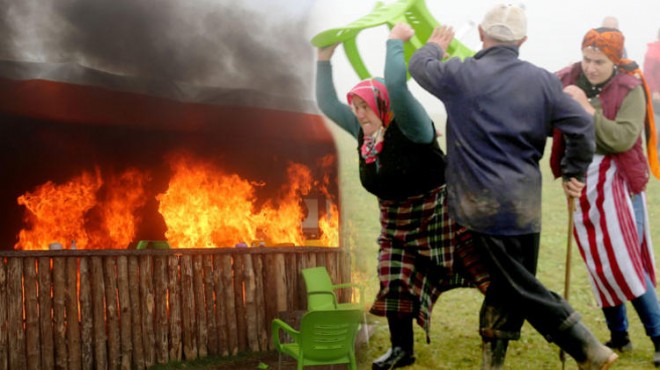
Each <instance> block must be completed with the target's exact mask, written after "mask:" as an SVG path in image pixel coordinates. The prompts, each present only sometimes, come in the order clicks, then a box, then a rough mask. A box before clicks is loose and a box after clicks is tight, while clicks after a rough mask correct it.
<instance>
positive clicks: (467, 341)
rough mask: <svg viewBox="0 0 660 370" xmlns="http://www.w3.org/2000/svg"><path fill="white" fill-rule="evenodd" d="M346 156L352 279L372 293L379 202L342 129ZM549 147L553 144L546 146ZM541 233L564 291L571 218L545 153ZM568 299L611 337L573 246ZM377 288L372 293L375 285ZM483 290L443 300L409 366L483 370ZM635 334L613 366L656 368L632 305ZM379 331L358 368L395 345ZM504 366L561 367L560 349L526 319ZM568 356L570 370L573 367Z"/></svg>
mask: <svg viewBox="0 0 660 370" xmlns="http://www.w3.org/2000/svg"><path fill="white" fill-rule="evenodd" d="M329 126H331V130H332V132H333V134H334V135H335V138H336V142H337V148H338V151H339V155H340V189H341V196H342V227H343V229H342V232H343V235H342V240H341V243H342V245H344V246H350V249H351V253H352V258H353V271H354V278H355V279H359V280H362V282H363V283H365V284H366V285H367V286H368V287H369V289H370V291H369V292H368V293H369V294H368V297H373V296H374V295H375V293H376V290H377V287H378V281H377V278H376V274H375V271H376V270H375V269H376V254H377V245H376V242H375V238H376V236H377V235H378V230H379V225H378V207H377V201H376V199H375V197H373V196H372V195H370V194H368V193H367V192H366V191H365V190H363V189H362V187H361V186H360V183H359V178H358V175H357V153H356V149H355V147H356V143H355V141H354V140H353V139H352V138H351V137H350V136H348V135H347V134H345V133H343V132H341V131H340V130H338V129H336V128H335V127H334V125H332V124H331V125H329ZM548 148H549V145H548ZM542 169H543V173H544V184H543V231H542V237H541V251H540V258H539V268H538V277H539V279H540V280H541V281H542V282H543V283H544V284H545V285H546V286H547V287H549V288H550V289H552V290H554V291H555V292H557V293H559V294H563V292H564V276H565V266H566V264H565V262H566V246H567V231H568V225H567V223H568V215H567V209H566V201H565V197H564V195H563V191H562V190H561V184H560V183H559V180H557V181H555V180H553V178H552V175H551V173H550V169H549V166H548V160H547V157H544V158H543V159H542ZM647 196H648V205H649V217H650V220H651V225H657V224H658V223H657V222H658V219H660V205H659V202H660V180H657V179H652V180H651V182H650V183H649V186H648V188H647ZM652 238H653V240H654V241H656V244H655V245H656V249H655V250H656V254H658V252H657V251H658V245H660V229H658V228H657V227H656V228H652ZM571 266H572V267H571V280H570V282H571V283H570V294H569V302H570V303H571V304H572V305H573V307H574V308H575V309H576V310H577V311H578V312H580V313H581V314H582V317H583V321H584V323H585V324H586V325H587V326H588V327H589V328H590V329H591V330H592V331H593V332H594V333H595V334H596V336H597V337H598V338H599V339H600V340H602V341H605V340H607V339H608V336H609V334H608V331H607V328H606V326H605V322H604V318H603V315H602V313H601V311H600V309H599V308H598V306H597V305H596V301H595V299H594V297H593V294H592V291H591V287H590V285H589V282H588V278H587V275H586V270H585V267H584V263H583V261H582V258H581V257H580V254H579V252H578V250H577V247H576V246H575V244H573V253H572V265H571ZM371 289H373V290H371ZM481 300H482V295H481V294H480V293H478V292H477V291H476V290H475V289H455V290H453V291H450V292H448V293H445V294H443V295H442V296H440V298H439V299H438V302H437V303H436V305H435V307H434V310H433V318H432V321H433V323H432V335H431V343H430V344H426V341H425V338H424V334H423V331H422V330H421V328H419V327H417V326H416V327H415V335H416V338H415V341H416V343H415V351H416V354H417V362H416V363H415V364H414V365H412V366H410V367H408V368H406V369H410V370H422V369H479V368H480V364H481V347H480V345H481V338H480V337H479V335H478V330H477V328H478V312H479V307H480V305H481ZM628 313H629V315H628V318H629V321H630V334H631V337H632V341H633V345H634V347H635V349H634V351H632V352H629V353H626V354H623V355H621V356H620V359H619V361H618V362H617V363H616V365H615V366H614V368H615V369H630V370H633V369H634V370H642V369H654V367H653V364H652V362H651V358H652V355H653V345H652V343H651V341H650V340H649V338H648V337H647V336H646V335H645V334H644V328H643V326H642V325H641V323H640V321H639V318H638V317H637V314H636V313H635V311H634V309H633V308H632V306H631V305H630V304H628ZM371 319H372V320H373V322H374V325H375V330H374V332H373V336H372V337H371V342H370V345H369V346H368V347H367V346H362V347H361V348H360V349H359V361H360V364H359V369H371V361H372V360H373V359H374V358H376V357H378V356H379V355H380V354H381V353H383V352H384V351H385V350H387V348H389V335H388V331H387V323H386V321H385V320H383V319H381V318H379V317H374V316H371ZM505 368H506V369H512V370H513V369H525V370H527V369H561V368H562V367H561V362H560V360H559V349H558V347H556V346H555V345H554V344H549V343H548V342H546V341H545V339H543V338H542V337H541V336H540V335H539V334H538V333H537V332H536V331H535V330H534V329H533V328H532V327H531V326H529V325H528V324H525V326H524V327H523V332H522V338H521V340H519V341H516V342H511V344H510V346H509V351H508V353H507V360H506V365H505ZM575 368H577V366H576V365H575V362H574V361H573V360H572V359H571V358H570V357H568V359H567V360H566V369H575Z"/></svg>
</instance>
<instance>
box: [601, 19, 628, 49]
mask: <svg viewBox="0 0 660 370" xmlns="http://www.w3.org/2000/svg"><path fill="white" fill-rule="evenodd" d="M600 26H601V27H605V28H614V29H615V30H618V29H619V19H618V18H617V17H614V16H611V15H608V16H606V17H605V18H603V21H602V22H601V24H600ZM623 57H624V58H627V57H628V52H626V49H625V48H624V49H623Z"/></svg>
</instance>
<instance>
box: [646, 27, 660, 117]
mask: <svg viewBox="0 0 660 370" xmlns="http://www.w3.org/2000/svg"><path fill="white" fill-rule="evenodd" d="M647 47H648V48H647V50H646V54H645V55H644V77H645V78H646V82H647V83H648V85H649V90H650V91H651V98H652V99H653V109H654V112H655V114H656V115H657V114H658V113H659V112H660V29H658V35H657V38H656V40H655V41H653V42H650V43H648V44H647Z"/></svg>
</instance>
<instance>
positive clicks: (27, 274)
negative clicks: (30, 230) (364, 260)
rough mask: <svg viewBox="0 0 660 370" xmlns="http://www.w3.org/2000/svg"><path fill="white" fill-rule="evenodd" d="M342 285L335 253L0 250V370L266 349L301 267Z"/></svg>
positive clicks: (297, 293) (75, 367)
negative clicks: (324, 272)
mask: <svg viewBox="0 0 660 370" xmlns="http://www.w3.org/2000/svg"><path fill="white" fill-rule="evenodd" d="M320 265H324V266H326V267H327V268H328V270H329V271H330V274H331V276H332V277H333V279H334V281H336V282H349V281H350V257H349V254H348V253H347V252H346V251H344V250H343V249H342V248H317V247H265V248H217V249H172V250H61V251H0V370H24V369H25V370H49V369H58V370H91V369H98V370H107V369H111V370H114V369H121V370H129V369H139V370H141V369H148V368H149V367H151V366H153V365H155V364H165V363H167V362H170V361H187V360H194V359H197V358H201V357H206V356H232V355H236V354H238V353H239V352H261V351H269V350H272V349H273V348H272V342H271V340H270V338H271V333H270V322H271V321H272V320H273V319H274V318H275V317H278V316H279V315H280V314H281V313H283V312H293V311H299V310H302V309H305V308H306V298H305V286H304V283H303V281H302V278H301V276H300V270H301V269H303V268H306V267H314V266H320Z"/></svg>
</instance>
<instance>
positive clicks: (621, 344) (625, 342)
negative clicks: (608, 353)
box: [605, 331, 633, 352]
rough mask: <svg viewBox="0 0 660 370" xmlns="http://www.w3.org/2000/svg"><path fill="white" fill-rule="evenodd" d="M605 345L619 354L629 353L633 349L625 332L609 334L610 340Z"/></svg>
mask: <svg viewBox="0 0 660 370" xmlns="http://www.w3.org/2000/svg"><path fill="white" fill-rule="evenodd" d="M605 345H606V346H608V347H610V348H612V349H613V350H617V351H619V352H630V351H632V349H633V345H632V342H631V341H630V336H629V335H628V332H627V331H612V332H610V340H609V341H607V342H605Z"/></svg>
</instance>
